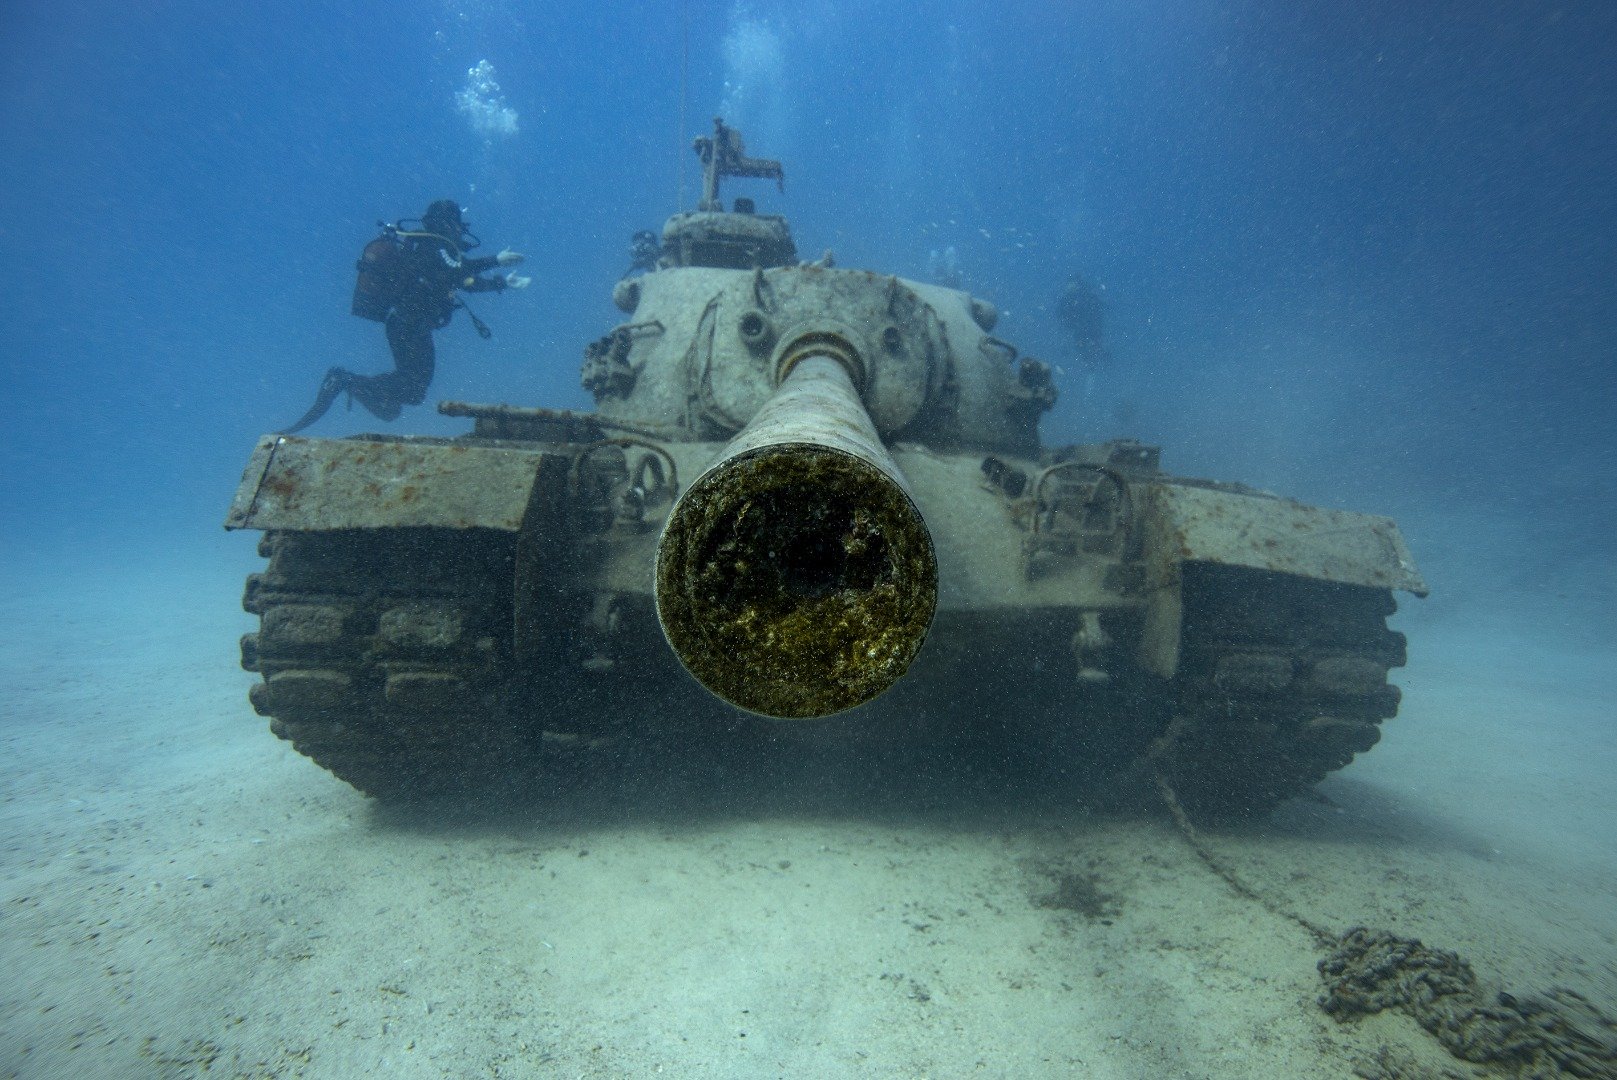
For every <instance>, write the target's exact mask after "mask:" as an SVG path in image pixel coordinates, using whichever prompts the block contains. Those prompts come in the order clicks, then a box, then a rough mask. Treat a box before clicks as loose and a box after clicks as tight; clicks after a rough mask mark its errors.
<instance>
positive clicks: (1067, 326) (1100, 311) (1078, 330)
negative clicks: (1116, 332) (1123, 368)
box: [1056, 274, 1112, 369]
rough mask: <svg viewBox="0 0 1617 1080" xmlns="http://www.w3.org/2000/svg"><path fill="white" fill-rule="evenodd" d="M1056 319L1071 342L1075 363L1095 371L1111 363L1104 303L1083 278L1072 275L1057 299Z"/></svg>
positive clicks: (1097, 292) (1092, 284)
mask: <svg viewBox="0 0 1617 1080" xmlns="http://www.w3.org/2000/svg"><path fill="white" fill-rule="evenodd" d="M1056 318H1057V319H1058V320H1059V321H1060V323H1061V326H1062V328H1063V329H1064V330H1066V331H1067V334H1068V335H1069V336H1070V337H1071V339H1072V346H1073V348H1074V349H1075V350H1077V353H1078V357H1077V358H1078V361H1079V362H1080V363H1082V364H1083V365H1084V366H1085V367H1088V368H1091V369H1093V368H1095V367H1098V366H1100V365H1101V364H1103V363H1105V362H1106V361H1108V360H1110V359H1111V357H1112V353H1111V350H1110V349H1108V348H1107V347H1106V301H1105V300H1103V299H1102V298H1101V295H1100V290H1099V289H1098V288H1096V287H1095V284H1094V283H1093V282H1091V281H1090V280H1089V279H1088V278H1086V277H1084V276H1083V275H1082V274H1073V275H1072V276H1071V277H1070V278H1068V279H1067V283H1066V284H1065V285H1063V286H1062V287H1061V293H1060V295H1058V296H1057V297H1056Z"/></svg>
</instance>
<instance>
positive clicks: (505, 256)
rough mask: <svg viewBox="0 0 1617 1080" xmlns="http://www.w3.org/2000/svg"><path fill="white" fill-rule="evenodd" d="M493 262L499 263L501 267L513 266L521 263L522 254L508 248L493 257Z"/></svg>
mask: <svg viewBox="0 0 1617 1080" xmlns="http://www.w3.org/2000/svg"><path fill="white" fill-rule="evenodd" d="M494 261H495V262H497V263H499V264H500V265H501V266H515V265H516V264H517V263H519V262H521V261H522V254H521V252H517V251H512V250H511V249H510V248H506V249H505V250H504V251H502V252H500V253H499V254H498V255H496V256H494Z"/></svg>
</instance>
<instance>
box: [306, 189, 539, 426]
mask: <svg viewBox="0 0 1617 1080" xmlns="http://www.w3.org/2000/svg"><path fill="white" fill-rule="evenodd" d="M406 224H408V222H407V221H400V222H399V223H397V224H395V225H388V224H385V223H384V224H383V225H382V235H381V236H378V237H377V238H376V239H375V240H372V241H371V242H370V243H369V244H366V245H365V251H364V253H363V254H362V255H361V256H360V260H359V266H358V269H359V280H358V281H357V282H356V284H355V285H354V302H353V313H354V314H355V315H358V316H359V317H360V318H363V319H371V320H374V321H375V322H379V323H382V324H384V325H385V326H386V327H387V344H388V347H389V348H390V349H391V350H392V351H393V370H392V371H389V372H386V373H384V374H381V375H356V374H355V373H353V372H352V371H349V370H347V369H346V368H340V367H334V368H332V369H331V370H330V371H327V372H326V377H325V378H324V379H322V380H321V382H320V392H319V394H317V395H316V396H315V399H314V404H313V405H311V406H310V407H309V411H308V412H306V413H304V414H303V415H302V416H301V417H299V418H298V421H297V423H295V424H293V425H292V426H291V427H289V428H287V429H286V430H285V431H283V432H282V434H285V435H290V434H292V433H294V432H298V431H302V430H303V429H304V428H306V427H308V426H309V425H310V424H312V423H314V422H315V421H316V420H318V419H320V418H321V417H322V416H324V415H325V414H326V410H328V409H330V408H331V404H332V402H334V401H336V400H337V396H338V395H339V394H347V395H348V402H349V407H350V408H352V407H353V403H354V402H355V401H357V402H359V403H360V404H361V405H363V406H365V408H366V409H368V410H370V412H371V413H372V414H373V415H374V416H375V417H376V418H377V419H379V420H394V419H397V418H398V415H399V413H400V411H401V410H403V408H404V406H406V405H419V404H421V403H422V402H423V401H425V400H426V397H427V388H428V387H429V386H430V385H431V384H432V375H433V371H434V369H435V366H436V353H435V351H434V349H433V345H432V332H433V331H434V330H440V329H442V328H443V327H445V326H448V325H449V320H450V318H451V317H452V316H453V315H454V314H455V309H456V308H465V309H466V314H467V316H468V317H469V318H470V319H471V320H472V325H473V326H475V327H476V328H477V333H478V334H479V335H480V336H481V337H484V338H486V337H488V336H489V328H488V327H487V326H484V325H483V322H482V320H481V319H479V318H478V317H477V316H476V315H474V314H472V311H471V309H470V308H466V305H465V304H464V303H462V302H461V300H460V298H459V297H457V296H456V295H455V293H456V290H461V291H464V292H501V291H504V290H505V289H522V288H526V287H527V286H528V284H529V282H530V281H531V280H532V279H531V278H526V277H519V276H518V275H516V274H515V273H510V274H506V275H505V276H504V277H483V276H482V275H483V273H484V272H485V271H487V270H491V269H493V268H494V267H496V266H514V265H515V264H517V263H519V262H521V261H522V256H521V255H519V254H517V253H516V252H514V251H511V250H509V249H507V250H505V251H501V252H500V253H499V254H498V255H489V256H485V257H482V258H476V259H473V258H467V257H466V252H468V251H470V250H471V249H472V248H475V247H476V246H477V245H478V244H479V243H480V242H481V241H479V240H478V238H477V236H476V235H475V234H474V233H472V232H471V230H470V229H469V228H468V227H467V224H466V222H465V221H463V220H462V219H461V213H460V205H459V204H458V203H456V202H455V201H454V200H452V199H439V200H438V201H437V202H434V203H433V204H432V205H431V206H429V207H427V210H426V213H424V214H422V215H421V219H420V221H419V222H418V224H419V226H420V228H418V229H406V228H404V226H405V225H406Z"/></svg>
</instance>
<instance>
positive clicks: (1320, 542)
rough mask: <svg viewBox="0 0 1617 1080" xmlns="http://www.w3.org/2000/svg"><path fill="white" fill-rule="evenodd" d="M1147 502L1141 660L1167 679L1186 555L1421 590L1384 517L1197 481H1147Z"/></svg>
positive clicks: (1174, 657) (1174, 653) (1175, 652)
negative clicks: (1144, 606) (1144, 598)
mask: <svg viewBox="0 0 1617 1080" xmlns="http://www.w3.org/2000/svg"><path fill="white" fill-rule="evenodd" d="M1145 502H1146V514H1145V517H1146V520H1145V546H1144V551H1145V563H1146V577H1145V583H1146V589H1147V602H1146V610H1145V619H1144V624H1143V633H1142V636H1141V641H1140V655H1139V661H1140V663H1141V665H1142V666H1143V667H1145V668H1146V669H1147V670H1149V671H1152V672H1155V673H1157V674H1159V675H1162V676H1164V677H1168V676H1171V675H1173V674H1174V672H1175V671H1176V670H1177V668H1178V665H1179V630H1180V621H1181V617H1182V609H1183V598H1182V596H1181V595H1180V581H1181V577H1182V574H1181V572H1180V568H1181V567H1182V566H1183V565H1184V564H1185V563H1187V562H1204V563H1212V564H1215V565H1221V566H1242V567H1249V568H1252V569H1255V570H1267V571H1270V572H1272V573H1277V574H1290V575H1294V576H1296V577H1303V578H1310V579H1313V580H1317V581H1331V582H1337V583H1340V584H1344V585H1362V586H1366V587H1368V588H1377V589H1388V590H1394V589H1397V590H1403V591H1405V592H1410V593H1413V594H1414V595H1416V596H1425V595H1426V593H1427V588H1426V582H1425V581H1424V580H1422V578H1421V576H1420V571H1419V570H1418V569H1416V567H1415V561H1414V558H1413V557H1412V556H1411V555H1410V553H1409V548H1408V546H1407V545H1406V544H1405V543H1404V538H1403V536H1402V534H1400V533H1399V531H1398V526H1397V525H1395V524H1393V522H1392V520H1391V519H1390V518H1384V517H1378V516H1376V515H1374V514H1360V513H1355V512H1352V511H1347V510H1332V509H1327V508H1324V507H1318V506H1308V505H1306V504H1304V503H1300V502H1294V501H1292V500H1291V499H1283V498H1279V497H1276V496H1274V495H1268V494H1265V493H1262V492H1257V491H1251V490H1234V489H1231V488H1228V487H1223V486H1218V485H1213V484H1206V483H1200V482H1191V483H1186V482H1179V483H1172V482H1170V483H1158V484H1153V485H1152V486H1151V491H1150V498H1149V499H1147V500H1145Z"/></svg>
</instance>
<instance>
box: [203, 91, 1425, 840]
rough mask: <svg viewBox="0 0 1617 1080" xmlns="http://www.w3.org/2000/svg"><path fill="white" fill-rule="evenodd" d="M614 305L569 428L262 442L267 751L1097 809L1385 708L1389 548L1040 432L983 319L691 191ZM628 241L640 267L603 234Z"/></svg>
mask: <svg viewBox="0 0 1617 1080" xmlns="http://www.w3.org/2000/svg"><path fill="white" fill-rule="evenodd" d="M696 149H697V152H698V154H699V155H700V157H701V159H702V163H703V169H704V181H703V192H702V198H701V201H700V203H699V204H698V206H697V209H696V210H695V211H693V212H685V213H677V214H675V215H674V216H673V217H671V218H670V219H669V220H668V222H667V223H666V225H665V226H664V228H663V231H662V234H661V237H660V243H658V242H656V238H651V240H652V242H651V244H650V245H649V247H650V258H649V259H647V260H646V262H647V265H646V266H644V267H643V269H644V270H645V272H644V273H643V274H640V275H638V276H630V277H626V278H624V279H623V280H620V281H619V282H617V284H616V287H615V289H614V291H613V300H614V301H615V303H616V306H617V307H618V308H619V309H620V310H621V311H623V312H624V313H625V318H624V321H623V322H622V323H621V324H620V325H618V326H616V327H614V328H613V329H612V330H610V332H608V333H607V334H606V335H605V336H603V337H602V338H600V340H598V341H596V342H594V343H592V344H590V345H589V346H588V347H587V348H586V349H585V350H584V362H583V370H582V381H583V385H584V387H585V388H586V389H587V390H588V391H589V392H590V393H591V394H592V395H593V396H594V399H595V402H596V409H595V411H594V412H589V413H584V412H572V411H565V410H558V409H542V408H525V407H514V406H509V405H476V404H468V403H462V402H444V403H442V404H440V406H439V411H440V412H442V413H445V414H447V415H450V416H455V417H464V418H467V419H469V420H470V421H471V422H472V430H471V432H470V433H469V434H467V435H464V436H462V437H459V438H452V439H445V438H428V437H417V436H403V437H399V436H389V435H359V436H355V437H352V438H344V439H318V438H295V437H290V436H284V435H268V436H265V437H264V438H262V439H261V440H260V441H259V443H258V445H257V448H256V449H255V450H254V452H253V455H252V458H251V460H250V461H249V463H248V466H247V469H246V472H245V475H244V476H243V479H242V483H241V486H240V488H239V489H238V491H237V492H236V496H235V500H234V502H233V504H232V506H231V508H230V512H229V517H228V519H227V521H226V527H227V528H231V529H258V530H262V532H263V534H264V535H263V538H262V540H261V542H260V545H259V551H260V554H261V555H262V556H264V557H266V558H267V559H268V560H269V563H268V567H267V568H266V569H265V570H264V572H262V573H255V574H253V575H251V576H250V577H249V578H248V581H247V588H246V595H245V598H244V605H245V607H246V609H247V610H248V611H249V612H252V613H254V614H256V615H258V616H259V617H260V620H261V622H260V629H259V630H258V632H257V633H252V634H248V635H246V636H245V637H244V638H243V640H242V666H243V667H245V668H246V669H247V670H249V671H253V672H258V673H259V674H260V675H261V676H262V680H261V681H259V682H257V683H256V684H255V685H254V686H253V687H252V691H251V695H250V697H251V702H252V705H253V707H254V709H255V710H256V711H257V712H258V713H259V714H260V715H263V716H267V717H269V718H270V727H271V729H272V730H273V731H274V732H275V733H276V734H277V735H279V736H280V737H282V738H284V739H288V740H290V741H291V743H292V744H293V746H294V747H296V749H297V750H298V751H300V752H301V753H303V754H305V755H307V756H308V757H309V758H311V759H313V760H314V761H315V762H317V763H318V764H320V765H321V766H323V767H325V768H326V769H328V770H330V771H331V772H332V773H334V774H335V775H336V776H338V777H340V778H342V779H343V780H345V781H347V782H348V783H350V784H352V785H353V786H354V787H356V788H358V789H360V790H361V791H364V792H368V793H370V794H372V795H375V796H378V797H382V798H406V797H416V796H420V795H423V794H428V793H433V792H462V793H468V794H475V793H476V792H477V791H479V790H482V789H485V788H488V787H489V786H491V785H494V784H508V783H511V782H516V783H519V784H520V783H523V782H525V781H526V780H531V781H532V782H535V783H538V782H542V778H543V776H544V775H545V773H544V770H545V767H546V762H547V761H548V760H554V759H556V758H557V757H564V758H565V757H577V756H578V755H588V754H589V753H591V752H592V750H593V749H598V748H601V747H609V746H616V745H622V744H623V743H624V742H625V741H629V742H646V743H649V744H652V745H671V743H677V744H679V745H680V746H683V747H691V746H693V745H696V744H700V743H703V742H704V741H705V742H708V743H711V744H716V745H717V744H722V745H725V746H728V747H731V748H733V747H735V746H737V745H740V746H743V747H744V746H746V745H747V744H748V740H753V741H754V742H755V743H756V744H758V745H762V744H763V743H765V742H769V741H775V742H778V741H779V740H780V739H781V738H783V737H791V736H795V735H807V736H810V737H816V738H819V737H828V738H832V739H835V740H846V741H852V742H854V743H855V745H857V744H858V742H859V741H860V740H868V741H869V742H870V744H871V745H873V746H874V745H878V744H880V745H889V746H890V745H894V744H895V743H897V744H899V745H902V744H905V743H909V744H923V745H927V746H941V745H969V744H974V743H978V744H988V743H993V744H996V745H999V746H1002V747H1003V746H1009V745H1016V746H1022V747H1025V748H1031V754H1030V759H1037V760H1041V761H1043V762H1045V763H1046V764H1050V763H1052V762H1054V763H1055V764H1056V766H1057V767H1058V769H1059V771H1060V772H1062V773H1063V774H1066V775H1070V776H1074V777H1078V778H1079V783H1080V784H1081V785H1085V786H1087V787H1088V788H1090V789H1092V790H1094V791H1095V792H1096V793H1097V794H1104V793H1106V792H1115V791H1118V790H1124V789H1127V788H1129V787H1130V786H1136V787H1138V786H1140V785H1141V784H1142V783H1144V784H1149V783H1150V782H1152V781H1155V780H1157V779H1159V778H1160V779H1162V780H1165V781H1166V782H1167V783H1168V784H1170V785H1171V787H1172V788H1173V790H1174V791H1175V792H1176V793H1177V795H1178V798H1179V800H1180V801H1181V802H1182V803H1183V804H1185V805H1186V806H1187V807H1190V808H1192V809H1193V810H1198V811H1203V812H1230V811H1236V812H1239V811H1248V812H1252V811H1258V812H1261V811H1263V810H1266V809H1268V808H1270V807H1272V806H1273V805H1274V804H1275V803H1276V802H1278V801H1280V800H1282V799H1285V798H1287V797H1289V796H1292V795H1295V794H1298V793H1300V792H1302V791H1304V790H1305V789H1307V788H1309V787H1310V786H1311V785H1313V784H1314V783H1316V782H1317V781H1318V780H1320V779H1321V778H1323V777H1324V776H1325V775H1326V774H1327V773H1329V772H1331V771H1332V770H1335V769H1340V768H1342V767H1343V766H1344V765H1346V764H1347V763H1348V762H1349V761H1351V760H1352V758H1353V756H1354V755H1355V754H1358V753H1361V752H1363V751H1366V750H1368V749H1370V747H1371V746H1373V745H1374V744H1375V742H1376V741H1377V739H1378V738H1379V735H1380V724H1381V722H1382V721H1383V720H1385V719H1387V718H1389V717H1391V716H1393V715H1394V714H1395V713H1396V711H1397V707H1398V700H1399V694H1398V690H1397V689H1396V688H1395V687H1394V686H1391V685H1389V684H1388V681H1387V675H1388V671H1389V669H1391V668H1395V667H1398V666H1400V665H1402V664H1403V662H1404V638H1403V636H1402V635H1401V634H1399V633H1396V632H1393V631H1390V630H1389V629H1387V626H1386V619H1387V616H1389V615H1390V614H1392V612H1393V611H1394V607H1395V604H1394V593H1395V591H1397V590H1405V591H1408V592H1411V593H1414V594H1416V595H1424V593H1425V587H1424V585H1423V584H1422V581H1421V578H1420V576H1419V574H1418V573H1417V571H1416V569H1415V566H1414V565H1413V562H1412V560H1411V558H1410V555H1409V552H1408V550H1407V548H1406V546H1405V543H1404V541H1403V539H1402V537H1401V536H1400V535H1399V532H1398V530H1397V528H1396V526H1395V525H1394V524H1393V523H1392V522H1391V521H1390V520H1388V519H1386V518H1382V517H1375V516H1371V515H1367V514H1360V513H1349V512H1345V511H1340V510H1332V509H1322V508H1318V507H1312V506H1306V505H1303V504H1301V503H1297V502H1294V501H1291V500H1289V499H1285V498H1280V497H1277V496H1274V495H1271V494H1268V493H1265V492H1261V491H1257V490H1254V489H1252V488H1249V487H1245V486H1242V485H1238V484H1228V483H1216V482H1212V481H1208V480H1196V479H1188V478H1183V477H1178V476H1172V475H1169V474H1167V473H1165V472H1164V471H1163V470H1162V467H1161V463H1160V456H1159V451H1158V448H1157V447H1154V446H1148V445H1144V444H1142V443H1139V442H1134V441H1128V440H1115V441H1111V442H1106V443H1099V444H1088V445H1066V446H1046V445H1044V444H1043V443H1042V442H1041V440H1040V436H1039V420H1040V417H1041V416H1042V414H1043V413H1044V412H1045V411H1046V410H1048V409H1049V408H1050V406H1051V404H1052V403H1053V402H1054V400H1055V396H1056V389H1055V386H1054V384H1053V380H1052V371H1051V368H1050V367H1049V366H1048V365H1046V364H1044V363H1041V362H1040V361H1038V360H1036V359H1033V358H1031V357H1028V356H1024V355H1022V354H1021V353H1019V352H1018V350H1017V349H1016V347H1015V346H1013V345H1012V344H1010V343H1009V342H1007V341H1005V340H1003V339H1001V338H999V337H996V336H995V334H994V331H995V323H996V321H997V313H996V311H995V308H994V306H993V305H992V304H990V303H988V302H987V301H985V300H982V299H980V298H976V297H973V296H971V295H970V294H969V293H967V292H964V291H960V290H957V289H952V288H945V287H942V286H939V285H932V284H925V283H921V282H917V281H910V280H906V279H904V278H900V277H896V276H894V275H890V274H881V273H875V272H871V271H867V270H853V269H842V268H838V267H836V266H835V265H834V262H833V260H832V258H831V257H830V255H829V253H828V254H827V255H826V256H825V257H823V258H821V259H819V260H817V261H814V262H803V261H800V260H799V258H798V254H797V249H796V246H795V244H794V242H793V239H792V235H791V231H790V229H789V227H788V224H787V222H786V221H785V219H783V218H781V217H778V216H772V215H766V214H761V213H758V212H756V211H755V209H754V205H753V203H752V201H751V200H749V199H742V198H738V199H735V200H734V201H733V203H732V204H731V206H730V208H729V209H726V208H725V207H724V205H723V204H722V203H721V201H720V185H721V182H722V181H723V180H724V179H726V178H732V177H752V178H762V179H773V180H775V181H776V182H777V185H779V186H780V187H781V188H782V189H784V184H783V173H782V168H781V166H780V164H779V163H778V162H775V161H770V160H765V159H761V158H752V157H748V156H747V155H746V153H745V150H744V147H743V144H742V141H741V138H740V136H739V134H738V133H737V132H736V131H735V130H734V129H731V128H727V127H726V126H725V125H724V124H723V123H722V122H716V124H715V131H714V134H713V135H712V136H711V137H704V138H701V139H698V140H696ZM640 239H641V242H642V246H643V247H645V246H647V245H646V244H645V240H646V239H647V238H640Z"/></svg>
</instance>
